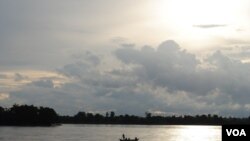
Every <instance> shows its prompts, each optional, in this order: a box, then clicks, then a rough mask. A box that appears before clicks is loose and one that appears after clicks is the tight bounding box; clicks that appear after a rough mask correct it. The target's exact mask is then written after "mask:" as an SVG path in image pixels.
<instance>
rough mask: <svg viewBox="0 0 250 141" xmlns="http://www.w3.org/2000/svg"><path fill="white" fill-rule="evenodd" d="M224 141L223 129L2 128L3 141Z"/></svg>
mask: <svg viewBox="0 0 250 141" xmlns="http://www.w3.org/2000/svg"><path fill="white" fill-rule="evenodd" d="M123 133H124V134H125V135H126V136H128V137H130V138H134V137H138V138H139V139H140V140H139V141H221V127H220V126H175V125H172V126H169V125H164V126H146V125H71V124H66V125H62V126H57V127H0V141H101V140H105V141H118V139H119V138H120V137H121V135H122V134H123Z"/></svg>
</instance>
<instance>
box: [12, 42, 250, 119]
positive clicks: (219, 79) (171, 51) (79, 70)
mask: <svg viewBox="0 0 250 141" xmlns="http://www.w3.org/2000/svg"><path fill="white" fill-rule="evenodd" d="M79 54H80V55H78V56H76V57H77V61H76V62H73V63H69V64H66V65H64V66H63V67H61V68H58V69H57V72H58V73H59V74H60V75H62V76H64V77H66V78H67V79H68V80H70V81H66V82H64V83H61V85H60V87H55V86H54V85H55V82H54V81H55V79H50V78H48V77H47V78H42V77H41V78H38V79H37V80H33V81H32V82H31V83H29V84H27V85H25V86H22V87H21V88H20V89H18V90H16V91H12V92H10V98H9V99H10V100H12V101H19V102H23V103H30V104H32V103H33V104H38V105H44V106H51V107H53V108H55V109H56V110H57V111H59V113H62V114H75V112H76V111H78V110H85V111H110V110H111V109H112V110H115V111H116V112H117V113H118V114H124V113H129V114H137V115H144V112H146V111H156V113H159V111H160V113H162V114H163V113H175V114H204V113H205V114H206V113H212V114H220V115H234V116H248V115H247V113H249V104H250V103H249V101H248V99H249V95H248V94H249V93H250V88H249V87H248V84H249V83H250V79H249V78H248V77H246V76H249V75H250V74H249V71H248V70H249V69H250V64H248V63H241V62H240V61H238V60H235V59H233V58H230V57H229V56H227V55H225V54H223V53H222V51H215V52H214V53H211V54H210V55H208V56H206V57H204V58H202V59H198V58H197V57H196V55H195V54H192V53H189V52H187V51H186V50H184V49H182V48H181V47H180V46H179V45H178V44H177V43H176V42H175V41H173V40H167V41H164V42H163V43H161V44H160V45H159V46H157V47H156V48H152V47H149V46H144V47H142V48H136V47H135V46H129V47H127V46H122V45H121V47H120V48H116V49H115V50H114V51H113V52H112V54H109V55H103V54H102V55H100V54H98V53H97V52H95V53H93V52H91V51H87V52H83V53H80V52H79ZM110 55H111V56H112V60H110V58H109V57H111V56H110ZM107 57H108V58H109V59H108V58H107ZM58 81H59V80H58Z"/></svg>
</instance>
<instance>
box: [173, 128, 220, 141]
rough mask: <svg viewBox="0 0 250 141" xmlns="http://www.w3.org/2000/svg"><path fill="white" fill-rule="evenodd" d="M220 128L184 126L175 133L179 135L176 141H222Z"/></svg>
mask: <svg viewBox="0 0 250 141" xmlns="http://www.w3.org/2000/svg"><path fill="white" fill-rule="evenodd" d="M218 128H220V127H216V126H182V127H181V128H178V129H177V130H176V131H175V132H176V133H177V134H178V136H175V137H177V139H176V141H219V140H221V139H220V138H216V137H220V136H221V132H218V130H216V129H218Z"/></svg>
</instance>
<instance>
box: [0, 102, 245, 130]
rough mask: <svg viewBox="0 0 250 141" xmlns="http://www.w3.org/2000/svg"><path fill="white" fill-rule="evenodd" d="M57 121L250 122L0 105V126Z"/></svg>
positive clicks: (221, 123)
mask: <svg viewBox="0 0 250 141" xmlns="http://www.w3.org/2000/svg"><path fill="white" fill-rule="evenodd" d="M60 123H70V124H141V125H142V124H144V125H223V124H250V117H247V118H235V117H221V116H218V115H210V114H208V115H195V116H191V115H182V116H174V115H173V116H157V115H153V114H151V113H149V112H146V113H145V116H135V115H128V114H125V115H116V114H115V112H114V111H111V112H107V113H106V114H100V113H95V114H94V113H88V112H78V113H77V114H75V115H73V116H61V115H58V114H57V113H56V112H55V110H54V109H52V108H48V107H36V106H33V105H17V104H15V105H13V106H12V107H10V108H3V107H0V125H7V126H8V125H14V126H51V125H57V124H60Z"/></svg>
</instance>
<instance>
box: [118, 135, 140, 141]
mask: <svg viewBox="0 0 250 141" xmlns="http://www.w3.org/2000/svg"><path fill="white" fill-rule="evenodd" d="M120 141H139V139H138V138H137V137H135V138H134V139H130V138H126V137H125V135H124V134H122V138H121V139H120Z"/></svg>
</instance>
